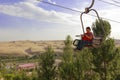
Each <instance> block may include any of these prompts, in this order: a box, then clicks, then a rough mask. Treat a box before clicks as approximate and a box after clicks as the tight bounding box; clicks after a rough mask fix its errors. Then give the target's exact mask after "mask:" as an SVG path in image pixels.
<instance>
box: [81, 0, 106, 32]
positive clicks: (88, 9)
mask: <svg viewBox="0 0 120 80" xmlns="http://www.w3.org/2000/svg"><path fill="white" fill-rule="evenodd" d="M94 2H95V0H92V3H91V5H90V6H89V7H87V8H85V11H84V12H82V13H81V15H80V21H81V26H82V30H83V34H84V33H85V30H84V24H83V20H82V16H83V14H87V13H89V12H90V11H94V12H95V13H96V15H97V18H98V20H99V22H101V27H102V29H103V33H104V32H105V31H104V28H103V22H102V20H100V17H99V14H98V12H97V11H96V10H95V9H91V8H92V6H93V5H94Z"/></svg>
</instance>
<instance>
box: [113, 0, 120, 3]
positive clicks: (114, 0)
mask: <svg viewBox="0 0 120 80" xmlns="http://www.w3.org/2000/svg"><path fill="white" fill-rule="evenodd" d="M111 1H113V2H115V3H117V4H119V3H120V1H116V0H111Z"/></svg>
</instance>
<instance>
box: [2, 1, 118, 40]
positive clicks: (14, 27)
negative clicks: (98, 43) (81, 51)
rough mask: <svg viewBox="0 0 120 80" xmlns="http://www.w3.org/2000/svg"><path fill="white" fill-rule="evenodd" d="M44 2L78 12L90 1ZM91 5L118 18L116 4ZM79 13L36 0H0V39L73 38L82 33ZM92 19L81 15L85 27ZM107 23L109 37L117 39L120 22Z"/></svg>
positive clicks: (101, 3) (103, 13)
mask: <svg viewBox="0 0 120 80" xmlns="http://www.w3.org/2000/svg"><path fill="white" fill-rule="evenodd" d="M44 1H48V2H50V3H53V4H58V5H63V6H66V7H69V8H72V9H76V10H80V11H84V7H87V6H88V5H89V4H90V2H91V0H44ZM108 1H109V2H111V1H112V0H108ZM93 8H94V9H97V10H98V12H99V15H100V16H102V17H105V18H109V19H113V20H118V21H120V16H119V12H120V9H119V7H115V6H112V5H108V4H106V3H103V2H100V1H99V0H96V1H95V5H94V7H93ZM116 11H117V12H118V13H116ZM79 14H80V13H76V12H73V11H70V10H66V9H62V8H58V7H55V6H51V5H48V4H44V3H42V2H40V1H37V0H0V41H13V40H64V39H65V38H66V36H67V35H71V36H72V38H73V39H74V38H75V35H77V34H81V33H82V30H81V27H80V26H81V24H80V21H79ZM91 14H93V13H91ZM94 21H95V18H94V17H92V16H89V15H85V16H84V22H85V26H91V24H92V22H94ZM110 23H111V26H112V34H111V37H114V38H118V39H120V35H119V29H120V28H119V25H120V23H115V22H111V21H110Z"/></svg>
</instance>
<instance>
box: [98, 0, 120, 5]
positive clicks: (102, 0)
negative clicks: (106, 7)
mask: <svg viewBox="0 0 120 80" xmlns="http://www.w3.org/2000/svg"><path fill="white" fill-rule="evenodd" d="M98 1H101V2H104V3H106V4H110V5H113V6H116V7H120V6H119V5H117V4H114V3H111V2H107V1H104V0H98Z"/></svg>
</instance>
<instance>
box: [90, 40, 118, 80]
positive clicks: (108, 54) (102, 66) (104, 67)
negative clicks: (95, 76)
mask: <svg viewBox="0 0 120 80" xmlns="http://www.w3.org/2000/svg"><path fill="white" fill-rule="evenodd" d="M92 53H93V56H94V58H93V64H94V69H93V71H95V72H96V73H99V75H100V80H115V73H116V71H118V70H119V69H118V66H116V65H117V64H118V62H116V60H120V57H118V55H119V54H120V51H119V50H118V49H117V48H116V47H115V44H114V40H113V39H107V40H105V41H104V42H103V44H102V45H101V46H100V47H99V48H94V49H93V50H92ZM119 56H120V55H119ZM119 68H120V67H119ZM113 75H114V76H113ZM117 75H118V74H117Z"/></svg>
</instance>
